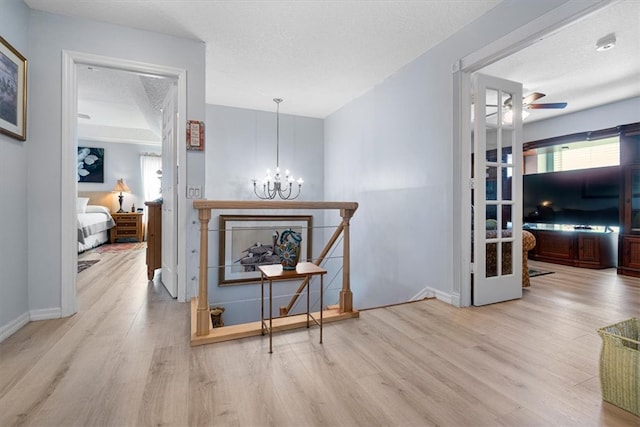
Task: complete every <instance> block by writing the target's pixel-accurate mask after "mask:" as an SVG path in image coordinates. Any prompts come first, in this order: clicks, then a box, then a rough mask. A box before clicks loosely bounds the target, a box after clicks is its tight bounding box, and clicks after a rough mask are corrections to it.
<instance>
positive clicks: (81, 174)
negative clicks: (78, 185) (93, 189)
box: [76, 147, 104, 183]
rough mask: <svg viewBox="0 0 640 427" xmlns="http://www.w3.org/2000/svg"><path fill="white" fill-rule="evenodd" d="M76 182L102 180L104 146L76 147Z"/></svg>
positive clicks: (101, 181)
mask: <svg viewBox="0 0 640 427" xmlns="http://www.w3.org/2000/svg"><path fill="white" fill-rule="evenodd" d="M76 163H77V165H78V171H77V176H78V182H100V183H103V182H104V148H96V147H78V161H77V162H76Z"/></svg>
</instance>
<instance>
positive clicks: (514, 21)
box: [325, 1, 593, 308]
mask: <svg viewBox="0 0 640 427" xmlns="http://www.w3.org/2000/svg"><path fill="white" fill-rule="evenodd" d="M563 3H565V2H564V1H537V2H525V1H506V2H502V3H500V4H499V5H498V6H496V7H495V8H494V9H492V10H490V11H489V12H487V13H486V14H485V15H483V16H482V17H480V18H479V19H478V20H476V21H475V22H473V23H472V24H470V25H468V26H467V27H465V28H463V29H462V30H461V31H459V32H458V33H456V34H455V35H454V36H452V37H451V38H449V39H447V40H445V41H444V42H443V43H441V44H440V45H438V46H436V47H435V48H433V49H431V50H429V51H428V52H426V53H425V54H423V55H422V56H420V57H419V58H418V59H416V60H415V61H413V62H412V63H410V64H409V65H407V66H406V67H404V68H403V69H401V70H399V71H398V72H397V73H396V74H394V75H393V76H391V77H390V78H388V79H387V80H386V81H384V82H383V83H381V84H380V85H378V86H377V87H375V88H374V89H372V90H371V91H369V92H367V93H366V94H364V95H363V96H361V97H359V98H358V99H356V100H354V101H352V102H351V103H349V104H347V105H346V106H345V107H343V108H342V109H340V110H339V111H337V112H336V113H334V114H332V115H331V116H329V117H328V118H327V119H326V120H325V199H327V200H353V201H357V202H358V203H360V208H359V209H358V211H357V212H356V214H355V216H354V218H353V220H352V228H351V231H352V241H351V255H352V262H351V286H352V289H353V291H354V305H355V307H357V308H366V307H373V306H380V305H385V304H391V303H396V302H403V301H407V300H409V299H411V298H413V297H414V296H416V295H418V294H424V290H425V289H428V290H430V291H433V292H434V293H435V294H437V295H438V296H439V298H442V299H445V300H450V302H455V295H453V289H454V283H453V277H454V271H453V269H454V266H455V265H456V264H455V263H454V254H453V234H452V231H453V227H454V223H453V213H452V209H453V200H452V197H451V194H452V192H453V182H454V176H456V175H457V174H459V171H455V170H453V143H454V142H453V126H454V124H453V99H454V92H453V79H452V71H451V70H452V65H453V64H454V63H455V62H456V61H457V60H459V59H461V58H463V57H464V56H466V55H468V54H470V53H472V52H474V51H476V50H478V49H480V48H482V47H484V46H486V45H487V44H489V43H491V42H492V41H494V40H496V39H498V38H499V37H502V36H504V35H506V34H508V33H509V32H511V31H513V30H515V29H517V28H519V27H520V26H522V25H523V24H525V23H527V22H529V21H531V20H533V19H535V18H536V17H537V16H540V15H541V14H543V13H545V12H547V11H549V10H551V9H553V8H555V7H557V6H559V5H561V4H563ZM591 3H593V2H591ZM588 5H589V2H574V7H575V10H576V11H578V10H581V9H582V8H584V7H587V6H588Z"/></svg>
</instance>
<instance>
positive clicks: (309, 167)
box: [205, 100, 337, 325]
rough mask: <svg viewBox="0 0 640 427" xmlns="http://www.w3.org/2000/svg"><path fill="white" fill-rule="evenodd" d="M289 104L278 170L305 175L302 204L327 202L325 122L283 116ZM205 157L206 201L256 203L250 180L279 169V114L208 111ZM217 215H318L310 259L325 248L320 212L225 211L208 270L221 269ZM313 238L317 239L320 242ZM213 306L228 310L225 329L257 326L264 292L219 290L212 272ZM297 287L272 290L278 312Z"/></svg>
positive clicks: (213, 241) (212, 242)
mask: <svg viewBox="0 0 640 427" xmlns="http://www.w3.org/2000/svg"><path fill="white" fill-rule="evenodd" d="M285 105H286V100H285V101H284V102H283V103H282V104H281V107H280V111H281V113H280V166H281V167H282V169H285V168H288V169H290V170H291V172H292V174H294V175H295V176H296V177H297V176H300V175H302V177H303V178H304V181H305V183H304V186H303V189H302V194H301V196H300V197H299V200H322V199H323V172H324V167H323V166H324V162H323V140H324V131H323V121H322V120H320V119H314V118H308V117H300V116H292V115H288V114H283V113H282V111H286V107H285ZM206 129H207V131H206V145H205V156H206V162H207V168H206V175H207V179H206V183H207V192H206V198H208V199H213V200H258V199H257V198H256V197H255V195H254V194H253V184H252V183H251V180H252V179H253V178H254V177H255V178H257V179H261V178H262V177H263V176H264V174H265V172H266V169H267V168H270V169H271V170H274V169H275V165H276V114H275V104H274V111H273V112H265V111H256V110H246V109H241V108H232V107H224V106H219V105H207V128H206ZM219 214H223V215H228V214H250V215H274V214H276V215H300V214H304V215H310V214H312V215H314V217H315V218H314V226H317V227H318V230H319V231H318V232H317V233H314V238H313V247H314V248H313V250H312V254H314V255H315V256H317V255H319V253H320V251H321V250H322V247H323V246H324V244H323V243H324V242H322V236H321V234H322V231H321V229H320V226H321V225H322V221H323V217H322V215H320V214H319V213H318V212H304V213H302V212H298V211H277V212H274V211H248V212H247V211H245V212H239V211H223V212H215V211H214V212H213V213H212V218H211V222H210V225H209V229H210V230H213V231H212V232H210V233H209V239H210V245H209V266H217V265H218V244H217V242H218V237H219V236H218V233H217V229H218V221H219ZM315 234H318V236H317V237H316V236H315ZM208 280H209V301H210V302H211V304H212V305H222V306H224V307H225V308H226V311H225V313H224V315H223V318H224V321H225V324H226V325H230V324H236V323H243V322H249V321H255V320H258V319H259V318H260V304H259V302H260V286H259V284H247V285H237V286H224V287H220V286H218V270H217V269H215V268H211V269H210V270H209V278H208ZM297 285H298V284H297V283H293V284H283V283H279V284H278V285H277V286H275V287H274V296H275V297H274V307H278V306H279V305H286V304H287V303H288V302H289V300H290V299H291V297H290V296H288V297H283V296H282V295H291V293H292V292H294V291H295V289H296V288H297ZM325 301H331V302H330V303H331V304H335V303H336V302H337V293H335V292H334V293H329V295H327V296H326V299H325Z"/></svg>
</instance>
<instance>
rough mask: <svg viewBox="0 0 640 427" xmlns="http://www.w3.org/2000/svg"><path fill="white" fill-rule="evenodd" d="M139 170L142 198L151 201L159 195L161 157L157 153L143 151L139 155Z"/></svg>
mask: <svg viewBox="0 0 640 427" xmlns="http://www.w3.org/2000/svg"><path fill="white" fill-rule="evenodd" d="M140 171H141V173H142V187H143V189H144V200H145V201H151V200H156V199H158V198H160V197H161V194H160V185H161V178H162V157H161V156H160V155H159V154H150V153H145V154H142V155H140Z"/></svg>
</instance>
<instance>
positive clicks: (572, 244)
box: [525, 224, 618, 269]
mask: <svg viewBox="0 0 640 427" xmlns="http://www.w3.org/2000/svg"><path fill="white" fill-rule="evenodd" d="M616 228H617V227H615V228H612V227H609V226H607V227H601V226H584V225H580V226H575V225H573V224H527V225H526V226H525V230H527V231H530V232H531V233H533V235H534V236H535V238H536V246H535V248H533V249H532V250H531V251H529V259H532V260H536V261H544V262H551V263H555V264H563V265H570V266H573V267H582V268H595V269H600V268H609V267H616V266H617V264H618V231H617V230H616ZM609 230H612V231H609Z"/></svg>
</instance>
